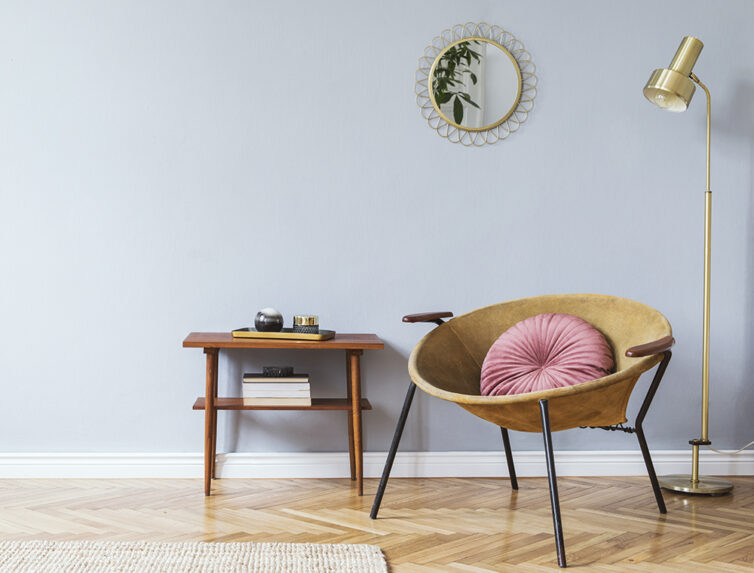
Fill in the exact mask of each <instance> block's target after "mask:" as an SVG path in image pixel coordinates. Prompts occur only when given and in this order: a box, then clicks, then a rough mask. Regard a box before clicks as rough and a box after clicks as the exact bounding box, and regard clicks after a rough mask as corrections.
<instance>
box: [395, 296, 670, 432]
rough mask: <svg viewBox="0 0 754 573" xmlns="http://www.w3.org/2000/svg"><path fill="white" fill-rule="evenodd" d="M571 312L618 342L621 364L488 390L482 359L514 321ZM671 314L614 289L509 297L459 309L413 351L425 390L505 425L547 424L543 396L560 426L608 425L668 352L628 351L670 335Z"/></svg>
mask: <svg viewBox="0 0 754 573" xmlns="http://www.w3.org/2000/svg"><path fill="white" fill-rule="evenodd" d="M543 313H565V314H572V315H575V316H578V317H580V318H583V319H584V320H586V321H587V322H589V323H590V324H591V325H592V326H594V327H595V328H597V329H598V330H599V331H600V332H601V333H602V334H603V335H604V336H605V338H606V339H607V341H608V343H610V346H611V347H612V349H613V353H614V357H615V363H616V371H615V372H614V373H613V374H610V375H609V376H605V377H603V378H599V379H597V380H593V381H590V382H585V383H583V384H578V385H575V386H569V387H564V388H554V389H551V390H543V391H539V392H530V393H526V394H515V395H508V396H482V395H480V389H479V382H480V374H481V368H482V363H483V362H484V357H485V356H486V354H487V351H488V350H489V348H490V346H491V345H492V344H493V343H494V341H495V340H496V339H497V338H498V337H499V336H500V334H502V333H503V332H505V331H506V330H507V329H508V328H510V327H511V326H513V325H514V324H516V323H517V322H520V321H521V320H524V319H526V318H529V317H531V316H536V315H538V314H543ZM671 335H672V329H671V327H670V323H669V322H668V321H667V319H666V318H665V317H664V316H663V315H662V314H661V313H660V312H658V311H656V310H655V309H653V308H651V307H649V306H647V305H644V304H642V303H639V302H636V301H633V300H629V299H625V298H620V297H614V296H607V295H591V294H572V295H549V296H539V297H532V298H525V299H518V300H514V301H508V302H503V303H499V304H495V305H492V306H487V307H484V308H480V309H477V310H475V311H472V312H470V313H467V314H464V315H461V316H458V317H456V318H454V319H452V320H450V321H448V322H447V323H445V324H443V325H441V326H439V327H437V328H436V329H434V330H432V331H431V332H430V333H429V334H427V335H426V336H425V337H424V338H423V339H422V340H421V341H420V342H419V344H417V346H416V347H415V348H414V350H413V352H412V353H411V356H410V358H409V368H408V369H409V374H410V376H411V380H412V381H413V382H414V383H415V384H416V385H417V386H418V387H419V388H421V389H422V390H424V391H425V392H427V393H428V394H431V395H433V396H436V397H438V398H441V399H443V400H448V401H450V402H455V403H457V404H458V405H459V406H461V407H463V408H465V409H466V410H468V411H469V412H471V413H472V414H474V415H476V416H479V417H480V418H483V419H485V420H488V421H490V422H492V423H494V424H497V425H498V426H501V427H505V428H508V429H511V430H519V431H524V432H541V420H540V412H539V406H538V403H539V401H540V400H541V399H547V400H548V401H549V403H550V420H551V425H552V430H553V431H558V430H566V429H569V428H578V427H580V426H609V425H613V424H619V423H623V422H625V421H626V407H627V406H628V401H629V398H630V396H631V391H632V390H633V388H634V385H635V384H636V381H637V380H638V379H639V377H640V376H641V374H642V373H644V372H646V371H647V370H649V369H651V368H653V367H654V366H656V365H657V364H658V363H659V362H660V360H661V359H662V356H660V355H652V356H646V357H642V358H629V357H627V356H625V352H626V350H628V349H629V348H631V347H634V346H637V345H640V344H644V343H647V342H651V341H653V340H658V339H660V338H663V337H665V336H671Z"/></svg>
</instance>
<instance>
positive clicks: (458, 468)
mask: <svg viewBox="0 0 754 573" xmlns="http://www.w3.org/2000/svg"><path fill="white" fill-rule="evenodd" d="M386 456H387V454H386V452H366V453H365V454H364V475H365V477H379V476H380V475H381V474H382V467H383V464H384V463H385V458H386ZM513 457H514V460H515V463H516V473H517V474H518V476H519V477H542V476H546V475H547V473H546V468H545V461H544V453H543V452H537V451H521V452H514V454H513ZM652 459H653V461H654V464H655V469H656V471H657V474H658V475H665V474H674V473H690V471H691V452H690V450H659V451H655V452H653V453H652ZM203 464H204V456H203V454H201V453H143V454H140V453H115V454H112V453H95V454H79V453H73V454H59V453H56V454H44V453H34V454H27V453H18V454H12V453H11V454H8V453H6V454H0V478H200V477H202V476H203V475H204V469H203V468H204V465H203ZM555 465H556V469H557V473H558V475H559V476H639V475H646V469H645V467H644V461H643V459H642V456H641V452H639V451H570V452H556V453H555ZM700 465H701V472H702V473H703V474H704V475H729V476H730V475H754V452H748V451H747V452H742V453H741V454H738V455H730V454H716V453H713V452H709V451H702V452H700ZM217 475H218V477H227V478H342V477H347V476H348V453H340V452H338V453H305V452H295V453H235V454H219V455H218V459H217ZM507 475H508V470H507V466H506V464H505V454H504V453H503V452H399V453H398V455H397V456H396V458H395V464H394V465H393V471H392V473H391V476H393V477H499V476H507Z"/></svg>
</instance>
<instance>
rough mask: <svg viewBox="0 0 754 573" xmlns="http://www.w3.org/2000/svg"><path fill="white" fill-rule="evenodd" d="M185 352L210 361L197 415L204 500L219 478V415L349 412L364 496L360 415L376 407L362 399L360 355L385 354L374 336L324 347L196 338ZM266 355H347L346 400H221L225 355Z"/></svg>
mask: <svg viewBox="0 0 754 573" xmlns="http://www.w3.org/2000/svg"><path fill="white" fill-rule="evenodd" d="M183 347H184V348H203V349H204V353H205V354H206V355H207V361H206V362H207V366H206V383H205V393H204V397H203V398H198V399H197V400H196V402H195V403H194V410H204V495H210V493H211V486H212V480H213V479H214V478H215V457H216V452H217V411H218V410H345V411H347V412H348V453H349V458H350V462H351V480H354V481H356V487H357V488H358V492H359V495H363V493H364V485H363V478H364V464H363V457H364V450H363V446H362V440H361V411H362V410H371V409H372V405H371V404H370V403H369V401H368V400H367V399H366V398H362V397H361V364H360V359H361V355H362V354H363V353H364V350H382V349H383V348H384V347H385V345H384V344H383V342H382V340H380V339H379V337H378V336H377V335H375V334H336V335H335V338H332V339H330V340H323V341H310V340H284V339H273V338H257V339H255V338H233V335H232V334H231V333H230V332H192V333H191V334H189V335H188V336H187V337H186V339H185V340H184V341H183ZM234 348H235V349H241V350H248V349H263V350H272V349H279V350H345V352H346V381H347V383H346V398H312V405H311V406H244V403H243V399H242V398H218V396H217V360H218V356H219V354H220V349H234Z"/></svg>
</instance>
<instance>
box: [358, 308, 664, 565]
mask: <svg viewBox="0 0 754 573" xmlns="http://www.w3.org/2000/svg"><path fill="white" fill-rule="evenodd" d="M542 313H565V314H572V315H575V316H578V317H580V318H582V319H584V320H586V321H587V322H589V323H590V324H591V325H593V326H594V327H595V328H597V329H598V330H599V331H600V332H601V333H602V334H603V335H604V336H605V338H606V339H607V341H608V342H609V343H610V345H611V347H612V349H613V355H614V359H615V372H614V373H613V374H610V375H609V376H605V377H603V378H599V379H597V380H593V381H590V382H586V383H583V384H579V385H576V386H569V387H564V388H556V389H552V390H543V391H539V392H530V393H527V394H516V395H509V396H481V395H480V390H479V381H480V373H481V368H482V363H483V361H484V358H485V356H486V355H487V351H488V350H489V348H490V347H491V346H492V344H493V343H494V342H495V340H496V339H497V338H498V337H499V336H500V335H501V334H502V333H503V332H505V331H506V330H507V329H508V328H510V327H511V326H513V325H514V324H516V323H517V322H519V321H521V320H524V319H526V318H529V317H531V316H536V315H538V314H542ZM451 317H453V313H451V312H435V313H424V314H414V315H408V316H404V317H403V322H409V323H417V322H429V323H435V324H437V325H438V326H437V327H436V328H435V329H433V330H432V331H430V332H429V333H428V334H427V335H426V336H425V337H424V338H423V339H422V340H421V341H420V342H419V343H418V344H417V345H416V347H415V348H414V350H413V351H412V352H411V356H410V357H409V362H408V371H409V375H410V377H411V383H410V384H409V388H408V392H407V394H406V399H405V401H404V404H403V409H402V411H401V414H400V417H399V419H398V424H397V427H396V429H395V435H394V437H393V442H392V444H391V446H390V451H389V453H388V458H387V461H386V463H385V468H384V471H383V474H382V479H381V480H380V485H379V488H378V490H377V494H376V496H375V499H374V504H373V506H372V511H371V514H370V517H371V518H372V519H376V518H377V514H378V512H379V508H380V504H381V502H382V497H383V495H384V493H385V486H386V485H387V481H388V479H389V477H390V470H391V468H392V465H393V461H394V459H395V453H396V451H397V449H398V445H399V443H400V439H401V435H402V433H403V428H404V426H405V423H406V418H407V417H408V413H409V410H410V407H411V402H412V400H413V397H414V393H415V391H416V387H417V386H418V387H419V388H421V389H422V390H424V391H425V392H426V393H428V394H430V395H432V396H435V397H437V398H441V399H443V400H448V401H450V402H455V403H456V404H458V405H459V406H461V407H462V408H464V409H465V410H468V411H469V412H471V413H472V414H474V415H475V416H478V417H480V418H482V419H484V420H487V421H489V422H492V423H493V424H495V425H497V426H499V427H500V429H501V433H502V438H503V446H504V449H505V456H506V461H507V464H508V471H509V475H510V480H511V487H512V488H513V489H518V482H517V479H516V471H515V466H514V463H513V455H512V451H511V446H510V439H509V436H508V430H518V431H521V432H541V433H542V435H543V439H544V449H545V457H546V461H547V474H548V480H549V486H550V502H551V507H552V515H553V528H554V531H555V543H556V549H557V555H558V565H560V567H565V566H566V556H565V543H564V539H563V528H562V522H561V517H560V504H559V500H558V488H557V479H556V474H555V462H554V456H553V449H552V437H551V433H552V432H553V431H559V430H567V429H571V428H583V427H586V428H599V429H604V430H617V431H623V432H627V433H635V434H636V437H637V438H638V441H639V447H640V448H641V452H642V454H643V457H644V462H645V465H646V467H647V473H648V474H649V480H650V483H651V485H652V490H653V492H654V495H655V500H656V502H657V507H658V509H659V511H660V513H666V512H667V510H666V508H665V502H664V500H663V497H662V493H661V491H660V486H659V484H658V482H657V476H656V474H655V471H654V466H653V464H652V458H651V456H650V453H649V448H648V446H647V441H646V439H645V437H644V431H643V429H642V423H643V421H644V417H645V416H646V415H647V411H648V410H649V406H650V404H651V403H652V399H653V398H654V395H655V393H656V392H657V388H658V386H659V384H660V381H661V380H662V377H663V375H664V373H665V370H666V368H667V366H668V363H669V362H670V358H671V352H670V348H671V347H672V346H673V344H674V340H673V333H672V329H671V327H670V324H669V323H668V321H667V319H666V318H665V317H664V316H663V315H662V314H661V313H659V312H658V311H656V310H654V309H653V308H650V307H648V306H646V305H644V304H641V303H639V302H636V301H633V300H629V299H625V298H619V297H614V296H605V295H591V294H566V295H548V296H538V297H532V298H525V299H519V300H513V301H509V302H503V303H499V304H495V305H492V306H487V307H484V308H480V309H477V310H475V311H472V312H469V313H467V314H464V315H461V316H458V317H456V318H451ZM446 318H451V320H449V321H448V322H445V321H444V320H443V319H446ZM655 366H657V370H656V373H655V376H654V378H653V380H652V383H651V384H650V387H649V390H648V391H647V394H646V396H645V397H644V400H643V402H642V405H641V407H640V410H639V414H638V415H637V417H636V421H635V423H634V426H633V427H628V426H624V423H625V422H626V421H627V420H626V408H627V406H628V402H629V398H630V397H631V392H632V390H633V388H634V385H635V384H636V382H637V380H638V379H639V377H640V376H641V375H642V374H643V373H645V372H647V371H648V370H650V369H652V368H654V367H655Z"/></svg>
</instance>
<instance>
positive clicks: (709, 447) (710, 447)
mask: <svg viewBox="0 0 754 573" xmlns="http://www.w3.org/2000/svg"><path fill="white" fill-rule="evenodd" d="M749 446H754V441H751V442H749V443H748V444H746V445H745V446H744V447H743V448H741V449H740V450H736V451H735V452H723V451H720V450H716V449H715V448H713V447H712V446H707V449H710V450H712V451H713V452H715V453H717V454H727V455H729V456H735V455H738V454H740V453H741V452H743V451H744V450H745V449H746V448H748V447H749Z"/></svg>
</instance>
